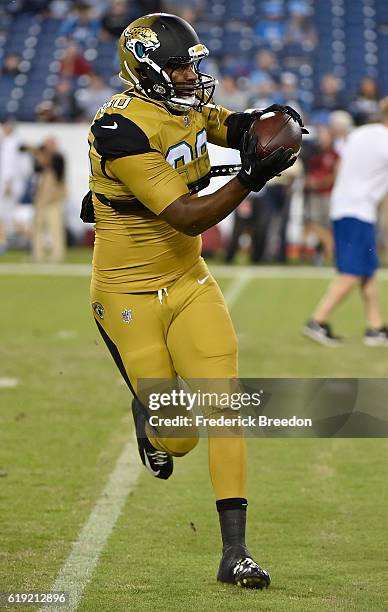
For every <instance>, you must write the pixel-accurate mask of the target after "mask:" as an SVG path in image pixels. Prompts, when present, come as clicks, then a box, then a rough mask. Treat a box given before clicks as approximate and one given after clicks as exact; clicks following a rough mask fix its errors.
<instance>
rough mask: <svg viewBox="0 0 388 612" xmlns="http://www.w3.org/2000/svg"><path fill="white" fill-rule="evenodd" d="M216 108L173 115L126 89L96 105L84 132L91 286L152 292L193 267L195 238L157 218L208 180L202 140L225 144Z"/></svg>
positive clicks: (223, 115) (224, 113)
mask: <svg viewBox="0 0 388 612" xmlns="http://www.w3.org/2000/svg"><path fill="white" fill-rule="evenodd" d="M231 114H232V113H231V111H228V110H226V109H224V108H222V107H216V108H209V107H204V108H203V109H202V110H201V111H200V112H198V111H195V110H193V109H189V110H188V112H187V114H173V113H172V112H170V111H169V110H168V109H167V107H166V106H164V105H163V104H162V103H159V102H156V101H153V100H150V99H148V98H146V97H143V96H141V95H139V94H137V93H134V92H132V91H127V92H124V93H121V94H117V95H115V96H113V98H112V99H111V100H110V101H109V102H108V103H107V104H105V105H103V107H101V108H100V109H99V110H98V112H97V114H96V116H95V119H94V121H93V124H92V126H91V128H90V132H89V147H90V181H89V185H90V190H91V191H92V192H93V206H94V213H95V219H96V236H95V244H94V255H93V280H92V282H93V285H94V287H95V288H96V289H99V290H102V291H107V292H113V293H131V292H132V293H135V292H145V291H156V290H158V289H160V288H162V287H168V286H169V285H170V284H171V283H172V282H174V281H175V280H176V279H177V278H179V277H180V276H181V275H182V274H184V272H185V271H187V270H188V269H189V268H190V267H192V266H193V265H194V264H195V263H196V261H197V260H198V258H199V256H200V253H201V238H200V237H199V236H198V237H192V236H186V235H185V234H182V233H181V232H178V231H177V230H175V229H174V228H173V227H171V226H170V225H169V224H168V223H166V222H165V221H163V220H162V219H160V218H159V217H158V215H160V213H161V212H162V211H163V210H164V209H165V208H167V206H169V205H170V204H171V203H172V202H174V201H175V200H176V199H178V198H179V197H181V196H183V195H184V194H188V193H195V192H197V191H198V190H199V189H201V188H203V186H205V185H206V184H207V183H208V179H207V176H208V174H209V171H210V160H209V154H208V150H207V141H209V142H211V143H214V144H217V145H221V146H229V145H228V143H227V129H228V128H227V126H226V125H225V121H226V119H227V118H228V117H229V115H231Z"/></svg>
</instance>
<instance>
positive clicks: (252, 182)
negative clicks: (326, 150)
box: [237, 132, 296, 191]
mask: <svg viewBox="0 0 388 612" xmlns="http://www.w3.org/2000/svg"><path fill="white" fill-rule="evenodd" d="M256 145H257V137H256V136H249V134H248V132H245V134H244V137H243V140H242V147H241V151H240V155H241V166H242V168H241V170H240V172H239V173H238V174H237V178H238V180H239V181H240V183H241V184H242V185H243V186H244V187H247V188H248V189H250V190H251V191H260V189H262V188H263V187H264V185H265V183H266V182H267V181H269V180H270V179H271V178H273V177H274V176H277V175H278V174H280V173H281V172H283V170H286V169H287V168H289V167H290V166H292V165H293V164H294V163H295V162H296V155H294V152H293V150H292V149H285V148H284V147H279V149H276V151H274V152H273V153H271V155H268V156H267V157H264V159H260V158H259V157H258V156H257V153H256Z"/></svg>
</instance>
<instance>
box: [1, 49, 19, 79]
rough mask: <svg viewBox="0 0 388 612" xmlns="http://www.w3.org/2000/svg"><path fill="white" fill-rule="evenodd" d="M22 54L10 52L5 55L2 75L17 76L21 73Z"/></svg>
mask: <svg viewBox="0 0 388 612" xmlns="http://www.w3.org/2000/svg"><path fill="white" fill-rule="evenodd" d="M20 62H21V59H20V56H19V55H18V54H17V53H9V54H8V55H6V56H5V58H4V61H3V65H2V67H1V72H0V74H1V76H8V77H15V76H17V75H18V74H19V73H20Z"/></svg>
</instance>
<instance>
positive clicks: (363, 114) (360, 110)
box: [349, 77, 380, 125]
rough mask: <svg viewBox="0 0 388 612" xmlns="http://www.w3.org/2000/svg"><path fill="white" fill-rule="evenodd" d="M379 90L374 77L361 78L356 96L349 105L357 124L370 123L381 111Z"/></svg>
mask: <svg viewBox="0 0 388 612" xmlns="http://www.w3.org/2000/svg"><path fill="white" fill-rule="evenodd" d="M379 98H380V94H379V90H378V87H377V83H376V81H375V80H374V79H371V78H369V77H365V78H364V79H362V80H361V82H360V86H359V89H358V92H357V95H356V98H355V99H354V100H353V102H352V103H351V104H350V106H349V111H350V113H351V114H352V115H353V119H354V123H355V124H356V125H364V123H369V121H371V120H373V119H374V118H375V117H376V114H377V113H378V111H379Z"/></svg>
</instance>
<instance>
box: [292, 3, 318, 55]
mask: <svg viewBox="0 0 388 612" xmlns="http://www.w3.org/2000/svg"><path fill="white" fill-rule="evenodd" d="M288 12H289V19H288V21H287V27H286V31H285V34H284V45H285V46H288V45H298V46H300V47H301V48H302V49H303V50H304V51H308V52H311V51H313V50H314V49H315V47H316V46H317V43H318V36H317V32H316V30H315V28H314V26H313V24H312V23H311V19H310V15H311V7H310V5H309V3H308V2H306V1H305V0H292V1H291V2H290V3H289V6H288Z"/></svg>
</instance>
